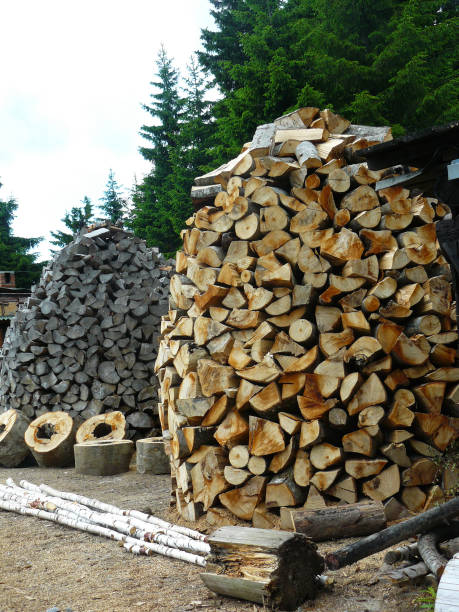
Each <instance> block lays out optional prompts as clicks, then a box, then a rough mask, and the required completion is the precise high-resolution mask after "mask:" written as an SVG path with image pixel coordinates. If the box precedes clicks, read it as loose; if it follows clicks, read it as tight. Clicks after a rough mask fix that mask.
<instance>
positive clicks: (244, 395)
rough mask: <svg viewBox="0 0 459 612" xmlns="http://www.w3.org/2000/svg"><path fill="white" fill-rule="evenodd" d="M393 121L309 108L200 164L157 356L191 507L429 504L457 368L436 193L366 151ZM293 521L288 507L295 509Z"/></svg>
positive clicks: (454, 424)
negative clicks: (223, 157)
mask: <svg viewBox="0 0 459 612" xmlns="http://www.w3.org/2000/svg"><path fill="white" fill-rule="evenodd" d="M389 138H390V129H389V128H373V127H366V126H355V125H351V124H350V123H349V121H347V120H345V119H343V118H342V117H339V116H337V115H334V114H333V113H331V112H330V111H328V110H325V111H322V112H319V109H314V108H303V109H300V110H298V111H295V112H293V113H290V114H289V115H287V116H285V117H281V118H279V119H277V120H276V121H275V122H274V123H272V124H267V125H263V126H260V127H259V128H258V129H257V131H256V133H255V135H254V138H253V140H252V142H251V143H250V144H248V145H245V147H244V149H243V151H242V152H241V154H240V155H239V156H238V157H237V158H236V159H235V160H233V161H231V162H229V163H228V164H226V165H223V166H221V167H220V168H218V169H217V170H215V171H213V172H211V173H209V174H207V175H205V176H203V177H199V178H198V179H196V186H195V187H194V188H193V190H192V198H193V199H194V201H195V203H196V204H197V205H199V206H200V208H199V209H198V210H197V212H196V213H195V215H194V216H193V217H192V218H191V219H189V221H188V223H187V224H188V228H187V229H186V230H185V231H184V232H183V250H182V251H180V252H178V253H177V257H176V262H177V264H176V271H177V274H176V275H175V276H173V277H172V279H171V285H170V287H171V309H170V311H169V313H168V316H166V317H164V319H163V325H162V331H163V339H162V341H161V344H160V348H159V355H158V360H157V371H158V373H159V379H160V381H161V395H162V401H161V404H160V406H159V414H160V419H161V421H162V426H163V428H164V429H167V430H168V431H169V436H170V448H171V457H172V477H173V488H174V490H175V493H176V499H177V504H178V507H179V509H180V511H181V512H182V514H183V515H184V516H187V517H188V518H194V517H196V516H198V515H199V514H200V513H201V512H202V511H203V510H204V511H209V510H211V511H212V513H213V516H214V518H215V516H216V515H217V514H218V512H214V511H213V510H212V508H213V507H214V506H218V505H223V506H226V508H228V509H229V510H231V511H232V512H233V513H234V514H236V515H237V516H239V517H240V518H244V519H248V520H253V522H254V523H255V524H256V525H263V526H266V525H270V524H273V522H274V518H273V514H272V511H276V512H279V508H282V507H284V506H285V507H296V506H299V505H301V504H303V503H305V501H306V507H314V506H316V505H317V504H319V505H320V504H321V505H325V504H327V503H331V502H333V501H334V502H335V503H337V502H338V501H344V502H351V503H354V502H356V501H357V500H358V499H359V498H361V497H362V496H364V497H367V498H372V499H374V500H377V501H385V502H386V504H387V512H388V513H389V512H391V513H393V514H394V513H395V514H396V513H397V512H400V511H401V510H404V511H405V512H406V509H403V508H402V506H401V504H403V505H404V506H406V507H407V508H409V509H410V510H414V511H418V510H420V509H423V508H426V507H429V506H430V505H432V504H433V503H435V500H436V499H438V497H441V491H440V489H439V487H438V486H436V485H434V484H433V483H434V481H435V477H436V474H437V467H436V465H435V464H434V462H433V461H432V458H433V457H434V456H435V455H436V454H439V453H441V452H443V451H444V450H445V449H446V448H447V446H448V444H449V443H450V442H451V441H453V440H454V439H455V438H456V437H457V433H458V429H459V419H457V418H455V417H457V416H458V413H457V407H458V402H459V384H458V382H459V368H458V367H456V345H457V338H458V334H457V329H456V321H455V311H454V309H453V304H452V295H451V284H450V280H451V278H450V270H449V267H448V265H447V263H446V261H445V259H444V257H443V256H442V254H441V252H440V251H439V247H438V243H437V240H436V235H435V221H436V220H438V219H440V218H442V217H444V215H445V214H447V213H448V208H447V207H446V206H444V205H443V204H441V203H440V202H437V201H436V200H433V199H429V198H424V197H422V196H421V195H415V194H410V193H409V191H408V190H407V189H403V188H401V187H398V188H388V189H375V187H376V185H375V184H376V182H377V181H379V180H381V178H382V176H383V175H384V176H388V175H390V174H391V173H392V172H393V170H388V171H386V172H385V173H383V172H372V171H369V170H368V168H367V166H366V165H365V164H364V163H361V162H359V163H356V157H358V151H359V149H361V148H365V147H367V146H371V144H375V143H378V142H381V141H383V140H386V139H389ZM287 518H288V517H287Z"/></svg>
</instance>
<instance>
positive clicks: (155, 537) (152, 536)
mask: <svg viewBox="0 0 459 612" xmlns="http://www.w3.org/2000/svg"><path fill="white" fill-rule="evenodd" d="M23 482H24V481H21V485H22V484H23ZM8 484H9V486H10V487H11V490H12V491H15V492H17V493H18V494H19V495H20V494H21V491H23V492H24V493H25V494H26V497H27V499H30V500H31V501H34V500H37V501H38V500H39V501H40V503H43V504H45V503H50V504H53V505H54V506H55V507H57V508H61V509H64V510H67V511H68V512H72V513H74V514H75V515H77V516H78V517H80V518H82V519H84V520H86V521H88V522H90V523H95V524H98V525H102V526H104V527H110V528H113V529H115V530H117V531H119V532H121V533H124V534H126V535H131V536H135V537H136V538H137V539H139V540H142V541H146V542H154V543H156V544H160V545H163V546H165V547H169V548H177V549H179V550H185V551H188V552H193V553H198V554H204V555H205V554H207V553H208V552H209V551H210V546H209V545H208V544H206V543H204V542H198V541H196V540H192V539H190V538H185V537H183V536H181V535H178V534H177V533H175V532H173V531H171V530H168V531H167V532H166V531H165V530H162V529H160V528H158V526H156V525H152V524H151V523H145V522H143V521H140V520H138V519H134V518H131V517H126V516H123V515H119V514H111V513H110V514H109V513H101V512H96V511H94V510H90V509H89V508H87V507H85V506H83V505H82V504H79V503H77V502H69V501H67V500H64V499H61V498H59V497H56V496H46V495H44V494H43V493H41V491H40V489H38V491H37V492H35V490H33V486H32V487H30V486H29V487H28V489H20V488H19V487H16V486H15V485H14V484H13V481H12V480H11V479H8ZM28 484H30V483H28ZM112 507H114V506H112ZM152 527H154V529H152Z"/></svg>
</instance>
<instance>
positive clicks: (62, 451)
mask: <svg viewBox="0 0 459 612" xmlns="http://www.w3.org/2000/svg"><path fill="white" fill-rule="evenodd" d="M76 429H77V427H76V423H75V422H74V420H73V419H72V417H71V416H70V415H69V414H67V412H62V411H57V412H47V413H45V414H42V415H41V416H39V417H38V418H36V419H34V420H33V421H32V422H31V423H30V424H29V426H28V427H27V429H26V431H25V434H24V440H25V443H26V444H27V446H28V447H29V449H30V451H31V453H32V455H33V456H34V458H35V461H36V462H37V463H38V465H39V466H40V467H67V466H71V465H73V463H74V454H73V446H74V443H75V434H76Z"/></svg>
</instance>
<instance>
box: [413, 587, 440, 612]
mask: <svg viewBox="0 0 459 612" xmlns="http://www.w3.org/2000/svg"><path fill="white" fill-rule="evenodd" d="M436 597H437V590H436V589H434V587H431V586H430V587H428V588H427V589H424V590H423V591H421V594H420V595H419V596H418V597H416V599H415V600H414V603H415V604H417V605H418V606H419V609H420V610H433V609H434V608H435V599H436Z"/></svg>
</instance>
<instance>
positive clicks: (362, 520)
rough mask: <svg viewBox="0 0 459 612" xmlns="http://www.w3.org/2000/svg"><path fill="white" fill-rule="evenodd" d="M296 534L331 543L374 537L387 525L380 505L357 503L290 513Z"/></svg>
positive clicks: (287, 510) (286, 510)
mask: <svg viewBox="0 0 459 612" xmlns="http://www.w3.org/2000/svg"><path fill="white" fill-rule="evenodd" d="M284 511H285V512H288V513H289V514H290V520H291V522H292V525H293V528H294V530H295V531H298V532H300V533H304V534H305V535H307V536H308V537H309V538H311V539H312V540H314V541H316V542H318V541H320V540H333V539H335V538H351V537H355V536H364V535H369V534H371V533H376V532H377V531H380V530H381V529H383V528H384V527H385V525H386V518H385V516H384V508H383V505H382V504H381V503H377V502H371V503H357V504H349V505H346V506H336V507H330V508H323V509H318V510H303V509H300V510H291V509H287V508H285V510H283V512H284Z"/></svg>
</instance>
